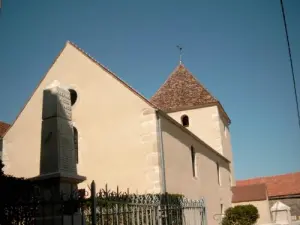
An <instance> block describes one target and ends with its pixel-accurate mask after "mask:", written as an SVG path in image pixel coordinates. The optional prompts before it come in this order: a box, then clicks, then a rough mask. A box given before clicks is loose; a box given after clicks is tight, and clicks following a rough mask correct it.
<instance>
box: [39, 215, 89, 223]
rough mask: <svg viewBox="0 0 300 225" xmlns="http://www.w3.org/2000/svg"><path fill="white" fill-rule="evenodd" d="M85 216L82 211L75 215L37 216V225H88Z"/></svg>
mask: <svg viewBox="0 0 300 225" xmlns="http://www.w3.org/2000/svg"><path fill="white" fill-rule="evenodd" d="M85 219H86V218H85V217H84V216H83V215H82V214H81V213H75V214H74V215H70V216H69V215H62V216H47V217H39V218H36V223H35V224H36V225H86V222H85Z"/></svg>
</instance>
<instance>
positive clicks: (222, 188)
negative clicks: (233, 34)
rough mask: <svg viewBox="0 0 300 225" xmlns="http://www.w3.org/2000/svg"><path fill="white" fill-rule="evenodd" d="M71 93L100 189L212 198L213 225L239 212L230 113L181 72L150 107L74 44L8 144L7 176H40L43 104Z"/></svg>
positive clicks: (83, 158)
mask: <svg viewBox="0 0 300 225" xmlns="http://www.w3.org/2000/svg"><path fill="white" fill-rule="evenodd" d="M55 80H57V81H59V82H60V83H61V84H62V85H65V87H66V88H68V89H69V90H70V93H71V101H72V107H73V125H74V132H75V133H74V134H76V136H77V135H78V140H77V139H76V144H78V149H79V153H78V154H79V161H78V165H77V168H78V173H79V174H80V175H84V176H86V177H87V181H85V182H84V183H82V184H81V185H80V187H83V188H86V187H87V186H88V185H89V184H90V183H91V181H92V180H95V182H96V185H97V188H100V187H103V186H104V184H105V183H108V185H109V187H111V188H115V187H116V186H117V185H119V187H120V189H123V190H125V189H126V188H129V189H130V190H131V192H138V193H145V192H148V193H158V192H165V191H167V192H169V193H181V194H184V195H185V196H186V197H188V198H192V199H200V198H201V197H205V200H206V207H207V219H208V223H209V224H217V221H215V220H214V215H215V214H220V213H221V212H222V211H224V210H225V209H226V208H227V207H229V206H231V198H232V192H231V184H235V180H234V175H233V165H232V152H231V142H230V131H229V124H230V119H229V117H228V115H227V114H226V112H225V111H224V109H223V107H222V105H221V104H220V102H219V101H218V100H216V98H214V97H213V96H212V95H211V94H210V93H209V92H208V91H207V90H206V89H205V88H204V87H203V86H202V85H201V84H200V83H199V82H198V81H197V80H196V79H195V77H194V76H193V75H192V74H191V73H190V72H189V71H188V70H187V69H186V68H185V66H184V65H183V64H179V65H178V66H177V67H176V69H175V70H174V71H173V73H172V74H171V75H170V76H169V78H168V79H167V81H166V82H165V83H164V85H163V86H162V87H161V88H160V89H159V90H158V92H157V93H156V94H155V95H154V96H153V97H152V98H151V100H147V99H146V98H144V97H143V96H142V95H141V94H139V93H138V92H137V91H136V90H134V89H133V88H132V87H130V86H129V85H128V84H126V83H125V82H124V81H122V80H121V79H120V78H118V77H117V76H116V75H115V74H113V73H112V72H111V71H109V70H108V69H107V68H105V67H104V66H103V65H101V64H100V63H99V62H97V61H96V60H95V59H93V58H92V57H91V56H89V55H88V54H87V53H85V52H84V51H83V50H81V49H80V48H78V47H77V46H75V45H74V44H72V43H70V42H67V43H66V46H65V47H64V49H63V50H62V51H61V53H60V54H59V55H58V57H57V58H56V60H55V61H54V63H53V64H52V66H51V68H50V69H49V71H48V72H47V74H46V75H45V77H44V78H43V79H42V81H41V82H40V84H39V85H38V87H37V88H36V90H35V91H34V93H33V94H32V96H31V97H30V99H29V100H28V102H27V103H26V104H25V106H24V108H23V110H22V111H21V112H20V114H19V115H18V117H17V118H16V120H15V121H14V123H13V124H12V126H11V128H10V129H9V130H8V132H7V133H6V134H5V136H4V146H5V161H4V163H5V172H6V173H7V174H11V175H15V176H22V177H34V176H36V175H38V174H39V161H40V145H41V122H42V96H43V90H44V88H45V87H47V86H48V85H49V84H51V83H52V82H53V81H55Z"/></svg>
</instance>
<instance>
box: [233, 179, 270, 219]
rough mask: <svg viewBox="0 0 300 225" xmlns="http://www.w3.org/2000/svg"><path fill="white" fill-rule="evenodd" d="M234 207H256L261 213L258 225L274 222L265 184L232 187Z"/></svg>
mask: <svg viewBox="0 0 300 225" xmlns="http://www.w3.org/2000/svg"><path fill="white" fill-rule="evenodd" d="M232 194H233V195H232V206H236V205H248V204H252V205H254V206H255V207H256V208H257V210H258V212H259V215H260V217H259V219H258V220H257V224H267V223H271V222H272V217H271V213H270V205H269V199H268V193H267V187H266V185H265V184H252V185H246V186H235V187H232Z"/></svg>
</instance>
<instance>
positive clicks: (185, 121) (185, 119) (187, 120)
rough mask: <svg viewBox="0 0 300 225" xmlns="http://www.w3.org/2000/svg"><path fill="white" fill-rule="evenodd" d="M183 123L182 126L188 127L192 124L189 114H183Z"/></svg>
mask: <svg viewBox="0 0 300 225" xmlns="http://www.w3.org/2000/svg"><path fill="white" fill-rule="evenodd" d="M181 123H182V126H184V127H188V126H189V125H190V122H189V117H188V116H187V115H183V116H182V117H181Z"/></svg>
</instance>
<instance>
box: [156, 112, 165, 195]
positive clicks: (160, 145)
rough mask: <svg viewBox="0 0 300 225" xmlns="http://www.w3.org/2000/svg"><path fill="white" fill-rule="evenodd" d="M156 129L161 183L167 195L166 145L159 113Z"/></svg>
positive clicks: (157, 113)
mask: <svg viewBox="0 0 300 225" xmlns="http://www.w3.org/2000/svg"><path fill="white" fill-rule="evenodd" d="M156 125H157V126H156V129H157V145H158V149H159V151H160V168H161V183H162V192H163V193H164V194H165V193H166V192H167V185H166V167H165V155H164V143H163V135H162V130H161V118H160V117H159V112H158V111H156Z"/></svg>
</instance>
